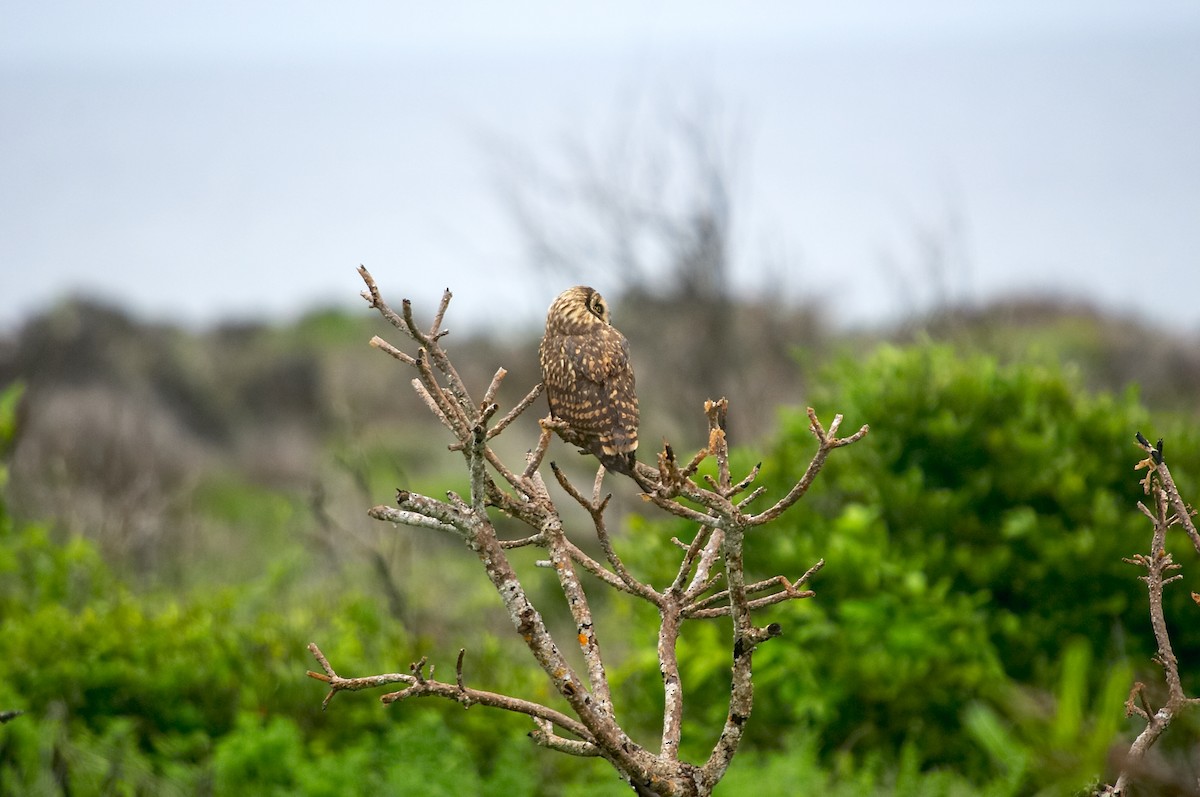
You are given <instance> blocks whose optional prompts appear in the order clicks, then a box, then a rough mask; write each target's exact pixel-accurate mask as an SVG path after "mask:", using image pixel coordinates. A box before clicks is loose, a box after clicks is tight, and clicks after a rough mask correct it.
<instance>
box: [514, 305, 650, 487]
mask: <svg viewBox="0 0 1200 797" xmlns="http://www.w3.org/2000/svg"><path fill="white" fill-rule="evenodd" d="M538 356H539V358H540V359H541V363H542V381H543V383H544V384H545V385H546V396H547V398H548V399H549V401H550V414H551V415H552V416H553V417H555V418H556V419H558V420H561V421H565V422H566V423H567V425H568V426H569V427H570V428H569V430H568V432H567V433H565V434H564V435H563V437H564V439H566V440H567V441H568V442H569V443H571V444H573V445H577V446H579V447H580V448H582V449H585V450H587V451H590V452H591V453H592V454H595V455H596V458H597V459H599V460H600V462H601V463H603V465H604V467H605V468H607V469H608V470H614V471H617V472H618V473H624V474H627V475H629V476H633V477H634V479H635V480H636V481H637V482H638V484H639V485H641V486H642V487H643V488H645V487H646V485H644V484H642V479H641V478H639V477H638V476H637V474H636V472H635V470H634V465H635V461H636V460H635V454H634V452H636V451H637V446H638V401H637V394H636V392H635V391H634V380H633V368H632V367H631V366H630V364H629V342H628V341H626V340H625V336H624V335H622V334H621V333H620V332H618V331H617V328H616V327H614V326H613V325H612V324H611V323H610V322H609V317H608V305H607V304H606V303H605V301H604V297H602V296H601V295H600V294H599V293H597V292H596V291H595V290H593V289H592V288H588V287H585V286H583V285H577V286H576V287H574V288H568V289H567V290H565V291H563V292H562V293H561V294H559V296H558V298H557V299H555V300H554V303H553V304H551V305H550V311H549V312H548V313H547V314H546V335H545V337H543V338H542V345H541V347H540V348H539V349H538Z"/></svg>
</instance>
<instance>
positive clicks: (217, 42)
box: [0, 0, 1200, 331]
mask: <svg viewBox="0 0 1200 797" xmlns="http://www.w3.org/2000/svg"><path fill="white" fill-rule="evenodd" d="M0 20H2V21H3V24H0V325H3V326H10V325H11V324H13V323H16V322H17V321H19V319H20V318H22V317H25V316H27V315H28V314H29V313H32V312H36V311H38V310H40V309H43V308H45V307H46V306H47V305H48V304H50V303H51V302H53V301H55V300H56V299H58V298H61V297H62V296H63V295H65V294H69V293H79V292H90V293H94V294H97V295H99V296H102V297H103V298H105V299H108V300H111V301H115V302H119V303H122V304H124V305H126V306H128V307H129V308H131V309H133V310H135V311H138V312H140V313H143V314H145V315H149V316H153V317H157V318H163V317H171V318H178V319H180V320H184V321H188V322H200V323H207V322H212V321H215V320H219V319H221V318H224V317H227V316H230V315H235V316H240V317H246V316H251V315H260V314H262V313H266V314H268V315H269V316H273V317H279V316H287V315H294V314H296V313H297V312H301V311H303V310H304V309H307V308H309V307H312V306H315V305H320V304H329V303H337V304H347V303H349V302H351V301H353V300H354V297H355V296H356V293H357V290H358V285H357V284H356V279H357V278H356V276H355V275H354V272H353V269H354V266H356V265H357V264H358V263H360V262H362V263H365V264H366V265H368V266H369V267H371V268H372V269H373V270H374V271H375V272H376V273H377V275H379V276H380V277H381V280H383V279H387V278H389V277H390V278H391V280H390V283H391V284H393V285H396V287H395V290H394V292H405V293H409V294H412V295H414V297H418V298H419V297H436V295H437V294H438V293H439V292H440V290H441V288H442V287H444V286H445V284H451V285H452V287H455V288H456V293H457V295H458V296H459V300H458V301H459V305H458V306H459V307H460V308H465V310H466V311H468V312H470V313H472V314H473V315H475V316H478V317H483V316H484V315H486V314H487V313H488V312H489V308H494V307H495V306H496V299H497V298H498V297H499V298H502V299H504V300H505V301H507V302H509V303H510V307H511V308H512V309H513V311H514V312H513V315H515V316H520V317H522V318H524V317H530V318H533V317H536V315H537V314H538V313H540V312H542V311H543V309H544V307H545V305H546V304H547V303H548V301H549V298H550V297H552V295H553V293H555V292H556V291H555V290H552V289H549V288H545V289H543V286H541V285H538V284H536V281H534V280H533V278H532V276H531V274H530V273H529V272H528V270H527V269H526V262H525V261H526V258H525V252H524V250H523V248H522V246H521V241H520V240H519V239H518V237H517V236H516V233H515V231H514V229H513V225H512V223H511V220H510V219H509V218H508V217H507V216H506V215H505V211H504V208H503V207H502V203H501V202H500V200H499V198H498V196H497V192H496V188H495V185H494V181H495V170H494V168H493V167H494V166H495V163H494V158H495V155H494V153H491V152H488V151H486V147H484V146H482V145H481V140H482V139H483V138H486V137H487V136H499V137H501V138H504V137H507V138H510V139H515V140H520V141H522V142H525V143H526V144H527V145H529V146H531V147H532V148H533V149H534V150H535V151H538V150H545V151H546V152H551V151H553V150H554V148H555V147H559V146H560V145H561V142H562V140H563V139H564V136H569V135H578V134H579V133H580V131H583V132H584V134H592V133H594V132H595V131H596V130H598V129H601V128H603V127H605V126H606V125H608V123H609V120H610V119H612V118H614V117H619V115H620V114H621V113H622V98H623V97H626V98H627V97H629V96H638V97H640V98H641V100H640V101H642V102H650V103H660V104H662V105H664V106H671V105H672V104H673V103H675V102H684V101H686V98H687V97H694V96H695V95H696V94H697V92H698V91H709V92H713V93H714V94H715V95H716V96H718V97H719V99H720V101H721V103H722V104H723V105H724V106H726V107H728V108H730V109H733V110H732V111H731V115H732V116H733V117H735V119H734V121H735V122H736V125H737V126H738V127H739V128H740V129H742V130H743V132H744V136H743V138H744V141H745V150H746V151H745V152H744V153H738V154H739V162H740V164H741V168H742V173H740V174H739V175H738V189H739V192H740V193H739V194H738V195H737V196H736V197H735V199H737V201H738V203H739V204H738V205H737V206H736V208H735V224H736V229H737V235H738V238H737V240H736V241H735V244H736V248H735V251H736V254H737V257H738V260H739V263H740V264H741V265H740V266H739V268H740V269H741V270H740V271H739V284H742V283H744V284H746V285H749V286H751V287H755V286H757V287H759V288H761V287H762V286H763V285H764V284H766V282H767V281H768V280H781V281H782V282H783V283H785V284H783V285H782V288H781V290H782V291H783V292H784V293H786V294H787V295H789V296H794V297H796V298H803V299H812V298H822V299H828V298H833V297H837V298H838V299H839V300H841V301H842V302H843V306H844V311H845V313H846V317H847V318H848V319H849V320H852V321H859V320H871V319H875V318H879V317H885V316H887V315H888V314H889V313H890V314H892V315H895V314H896V313H897V312H902V311H904V310H906V309H907V310H911V309H913V307H914V306H918V305H920V303H921V301H928V300H929V299H930V296H929V295H928V294H929V291H930V290H932V289H930V288H928V286H923V285H922V284H921V281H922V280H923V279H926V278H927V277H928V276H929V275H928V273H926V272H924V271H922V264H921V263H920V262H919V261H920V259H921V257H922V255H921V247H922V245H923V244H922V237H921V236H922V235H923V234H924V233H930V234H932V235H933V236H934V237H938V236H943V237H947V236H951V235H957V236H959V239H958V240H957V245H960V246H961V249H962V251H961V252H960V257H961V260H962V263H961V264H960V270H961V272H962V273H960V274H956V275H951V276H952V277H953V280H951V282H952V284H951V285H949V287H950V288H951V289H952V292H953V293H955V295H956V298H961V299H965V300H982V299H986V298H988V297H991V296H995V295H1003V294H1007V293H1020V292H1031V291H1055V292H1060V293H1063V294H1064V295H1070V296H1078V297H1080V298H1084V299H1087V300H1089V301H1095V302H1097V303H1099V304H1101V305H1103V306H1106V307H1110V308H1113V309H1117V310H1126V311H1136V312H1139V313H1141V314H1142V315H1145V316H1153V315H1155V314H1158V315H1160V316H1162V319H1158V320H1162V321H1163V322H1164V323H1166V324H1168V325H1172V326H1175V327H1177V328H1181V329H1185V330H1191V331H1197V330H1200V310H1197V304H1198V303H1197V302H1195V300H1194V297H1195V296H1196V295H1198V294H1200V276H1197V275H1200V260H1198V256H1197V253H1198V252H1200V144H1198V143H1197V142H1200V3H1198V2H1195V0H1179V1H1178V2H1173V1H1171V0H1150V1H1149V2H1115V1H1112V0H1109V1H1107V2H1106V1H1104V0H1088V1H1087V2H1084V1H1082V0H1081V1H1079V2H1076V1H1075V0H1059V1H1058V2H988V3H982V2H963V1H962V0H947V1H946V2H935V1H934V0H925V1H924V2H906V3H897V2H885V1H883V0H880V1H878V2H854V3H817V2H758V3H754V4H734V3H711V2H657V3H656V2H609V3H602V4H601V3H595V4H578V3H561V2H508V3H493V2H449V3H438V4H425V3H422V4H416V3H395V2H377V3H376V2H342V3H327V2H319V3H318V2H224V1H222V0H208V1H206V2H153V1H151V0H146V1H145V2H130V1H129V0H124V1H122V0H109V1H108V2H103V3H98V2H92V1H90V0H76V1H75V2H55V1H54V0H50V1H48V2H36V3H34V2H13V1H12V0H0ZM631 87H633V88H632V89H631ZM594 138H595V136H592V139H593V140H594ZM490 161H492V162H490ZM768 260H769V261H771V262H772V264H773V268H774V269H775V270H774V271H772V272H770V273H769V274H768V273H767V272H765V271H763V269H762V264H763V263H764V262H766V261H768ZM780 263H782V264H783V266H780ZM780 269H782V271H781V270H780ZM500 277H503V279H500ZM479 280H490V281H491V284H489V285H488V290H486V291H470V290H465V289H466V288H467V286H469V285H471V284H472V281H479ZM592 281H594V282H595V283H596V284H597V285H598V287H601V288H602V289H603V288H606V287H612V286H611V283H610V279H609V275H606V274H602V273H601V274H596V275H595V278H594V280H592ZM606 282H609V284H606ZM905 282H907V283H909V284H907V285H899V287H902V288H904V290H897V288H898V283H905ZM385 284H388V283H385ZM555 287H557V286H555ZM945 287H947V286H940V287H939V289H942V288H945ZM906 292H907V294H909V295H907V296H901V294H904V293H906ZM473 293H474V294H477V295H476V296H475V298H474V299H472V294H473ZM542 294H546V295H544V296H543V295H542Z"/></svg>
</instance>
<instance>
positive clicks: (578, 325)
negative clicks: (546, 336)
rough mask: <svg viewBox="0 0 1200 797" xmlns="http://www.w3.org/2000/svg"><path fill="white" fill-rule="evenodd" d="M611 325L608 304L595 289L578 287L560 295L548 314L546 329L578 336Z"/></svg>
mask: <svg viewBox="0 0 1200 797" xmlns="http://www.w3.org/2000/svg"><path fill="white" fill-rule="evenodd" d="M608 324H611V322H610V321H609V317H608V302H606V301H604V297H603V296H601V295H600V294H599V293H597V292H596V290H595V288H589V287H587V286H586V285H576V286H575V287H574V288H567V289H566V290H565V291H563V292H562V293H560V294H559V295H558V298H557V299H555V300H554V303H553V304H551V305H550V311H549V312H548V313H547V314H546V327H547V329H550V328H551V327H553V328H554V329H555V330H557V331H558V332H561V333H563V334H566V335H578V334H581V333H583V332H586V331H587V330H589V329H594V328H595V327H597V326H600V325H608Z"/></svg>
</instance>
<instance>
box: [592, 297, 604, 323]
mask: <svg viewBox="0 0 1200 797" xmlns="http://www.w3.org/2000/svg"><path fill="white" fill-rule="evenodd" d="M592 313H594V314H595V315H597V316H599V317H600V318H604V300H603V299H601V298H600V297H599V296H593V297H592Z"/></svg>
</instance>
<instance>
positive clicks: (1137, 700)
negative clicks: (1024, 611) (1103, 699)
mask: <svg viewBox="0 0 1200 797" xmlns="http://www.w3.org/2000/svg"><path fill="white" fill-rule="evenodd" d="M1137 442H1138V445H1139V446H1140V447H1141V448H1142V450H1143V451H1145V452H1146V454H1147V457H1146V458H1145V459H1143V460H1142V461H1140V462H1139V463H1138V464H1137V466H1136V469H1137V470H1145V471H1146V475H1145V477H1144V478H1143V479H1142V482H1141V483H1142V488H1143V490H1144V491H1145V493H1146V495H1148V496H1150V497H1151V502H1152V504H1153V508H1149V507H1147V506H1146V505H1145V504H1144V503H1142V502H1140V501H1139V502H1138V509H1139V510H1140V511H1141V512H1142V514H1144V515H1145V516H1146V517H1147V518H1149V519H1150V521H1151V523H1152V524H1153V533H1152V535H1151V540H1150V553H1149V554H1134V555H1133V556H1132V557H1128V558H1125V559H1124V561H1126V562H1128V563H1129V564H1132V565H1137V566H1139V567H1143V568H1145V570H1146V575H1144V576H1139V578H1140V579H1141V580H1142V581H1144V582H1145V583H1146V590H1147V593H1148V594H1149V603H1150V627H1151V628H1152V629H1153V630H1154V639H1155V642H1157V643H1158V652H1157V653H1156V654H1155V656H1154V660H1155V661H1156V662H1158V664H1159V665H1160V666H1161V667H1162V668H1163V678H1164V680H1165V681H1166V686H1167V700H1166V703H1164V704H1163V705H1162V706H1161V707H1159V708H1158V709H1157V710H1154V709H1153V708H1152V707H1151V705H1150V702H1149V700H1148V699H1147V696H1146V692H1145V689H1146V685H1145V684H1143V683H1140V682H1139V683H1135V684H1134V685H1133V688H1132V689H1131V690H1130V692H1129V698H1128V699H1127V700H1126V701H1125V716H1127V717H1132V716H1135V715H1136V716H1138V717H1141V718H1142V720H1143V721H1145V723H1146V727H1145V728H1144V729H1143V730H1142V732H1141V733H1139V734H1138V735H1137V738H1136V739H1134V740H1133V744H1131V745H1130V747H1129V752H1128V753H1127V754H1126V755H1125V757H1124V760H1123V761H1122V764H1121V773H1120V775H1119V776H1118V778H1117V781H1116V783H1115V784H1113V785H1112V786H1106V787H1105V788H1104V789H1103V790H1102V791H1101V792H1100V794H1102V795H1111V796H1112V797H1116V796H1117V795H1124V794H1126V793H1127V791H1126V790H1127V789H1128V788H1129V786H1130V782H1131V773H1133V772H1136V771H1137V770H1138V768H1139V765H1140V763H1141V761H1142V759H1143V758H1144V757H1145V756H1146V753H1147V752H1148V751H1149V750H1150V748H1151V747H1153V746H1154V743H1155V742H1157V741H1158V739H1159V738H1160V737H1161V736H1162V734H1163V732H1164V731H1166V729H1167V727H1168V726H1169V725H1170V724H1171V723H1172V721H1174V719H1175V718H1176V717H1177V716H1178V715H1179V714H1180V713H1181V712H1182V711H1185V710H1187V709H1188V708H1190V707H1193V706H1197V705H1200V698H1195V697H1191V698H1189V697H1188V696H1187V695H1186V694H1185V693H1184V691H1183V682H1182V680H1181V679H1180V677H1179V660H1178V659H1177V658H1176V657H1175V651H1174V650H1173V649H1172V647H1171V637H1170V634H1169V632H1168V629H1167V620H1166V616H1165V615H1164V613H1163V588H1164V587H1166V586H1167V585H1168V584H1170V583H1172V582H1174V581H1177V580H1179V579H1180V578H1182V576H1180V575H1178V574H1175V575H1168V574H1169V573H1172V572H1174V571H1176V570H1178V569H1179V568H1180V565H1178V564H1176V563H1175V562H1174V561H1173V560H1172V557H1171V554H1170V553H1168V552H1167V549H1166V538H1167V531H1168V529H1170V528H1171V527H1172V526H1176V525H1179V526H1182V527H1183V529H1184V531H1185V532H1186V533H1187V534H1188V536H1189V537H1190V538H1191V540H1192V541H1193V544H1194V545H1195V547H1196V552H1197V553H1200V538H1198V537H1197V535H1196V527H1195V525H1194V524H1193V523H1192V515H1193V514H1194V512H1193V510H1192V509H1191V507H1189V506H1187V505H1186V504H1184V502H1183V499H1182V498H1180V496H1179V490H1178V489H1177V488H1176V487H1175V480H1174V479H1172V478H1171V472H1170V470H1169V469H1168V468H1167V464H1166V462H1165V461H1164V459H1163V441H1162V440H1159V441H1158V443H1157V444H1156V445H1153V446H1152V445H1150V442H1149V441H1148V440H1147V439H1146V438H1145V437H1143V436H1142V433H1141V432H1138V434H1137Z"/></svg>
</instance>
